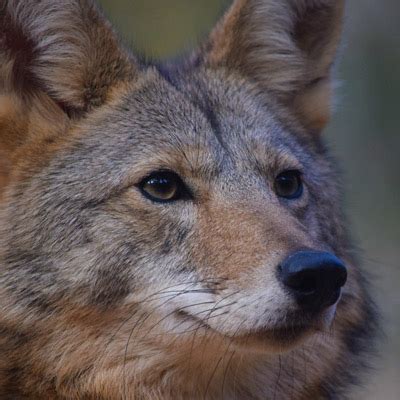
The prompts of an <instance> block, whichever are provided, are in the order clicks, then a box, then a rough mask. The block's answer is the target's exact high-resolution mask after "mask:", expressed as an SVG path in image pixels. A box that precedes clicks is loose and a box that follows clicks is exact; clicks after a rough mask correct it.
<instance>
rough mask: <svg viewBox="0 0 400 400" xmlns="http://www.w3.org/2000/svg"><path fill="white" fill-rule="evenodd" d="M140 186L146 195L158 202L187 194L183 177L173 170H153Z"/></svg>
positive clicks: (176, 198)
mask: <svg viewBox="0 0 400 400" xmlns="http://www.w3.org/2000/svg"><path fill="white" fill-rule="evenodd" d="M139 187H140V189H141V191H142V193H143V194H144V195H145V196H146V197H148V198H149V199H150V200H153V201H158V202H168V201H174V200H179V199H181V198H183V197H184V196H185V195H186V194H187V189H186V188H185V185H184V183H183V182H182V180H181V178H180V177H179V176H178V175H177V174H176V173H175V172H172V171H157V172H153V173H152V174H151V175H149V176H148V177H147V178H145V179H143V180H142V182H141V183H140V184H139Z"/></svg>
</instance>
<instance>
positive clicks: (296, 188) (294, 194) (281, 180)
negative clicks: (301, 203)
mask: <svg viewBox="0 0 400 400" xmlns="http://www.w3.org/2000/svg"><path fill="white" fill-rule="evenodd" d="M275 192H276V194H277V195H278V196H279V197H283V198H285V199H297V198H299V197H300V196H301V195H302V194H303V182H302V180H301V172H300V171H297V170H288V171H284V172H282V173H280V174H279V175H278V176H277V177H276V178H275Z"/></svg>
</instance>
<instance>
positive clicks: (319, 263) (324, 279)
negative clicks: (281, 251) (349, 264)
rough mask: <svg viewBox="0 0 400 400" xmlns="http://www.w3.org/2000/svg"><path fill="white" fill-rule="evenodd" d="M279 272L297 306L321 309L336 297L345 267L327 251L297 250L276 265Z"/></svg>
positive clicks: (330, 303) (335, 299) (344, 279)
mask: <svg viewBox="0 0 400 400" xmlns="http://www.w3.org/2000/svg"><path fill="white" fill-rule="evenodd" d="M279 275H280V279H281V280H282V282H283V283H284V284H285V286H286V287H287V288H289V289H290V291H291V292H292V293H293V294H294V296H295V297H296V300H297V302H298V303H299V304H300V305H301V306H304V307H307V308H311V309H315V310H321V309H322V308H326V307H329V306H330V305H332V304H334V303H336V301H337V300H338V298H339V296H340V288H341V287H342V286H343V285H344V284H345V283H346V279H347V270H346V267H345V266H344V264H343V262H342V261H341V260H340V259H339V258H337V257H336V256H334V255H333V254H331V253H325V252H321V251H298V252H296V253H293V254H292V255H290V256H289V257H288V258H286V260H284V261H283V263H282V264H281V265H280V266H279Z"/></svg>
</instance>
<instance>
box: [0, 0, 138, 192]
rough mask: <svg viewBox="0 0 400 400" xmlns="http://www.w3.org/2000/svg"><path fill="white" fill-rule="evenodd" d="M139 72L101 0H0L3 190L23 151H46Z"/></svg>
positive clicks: (0, 179) (0, 174)
mask: <svg viewBox="0 0 400 400" xmlns="http://www.w3.org/2000/svg"><path fill="white" fill-rule="evenodd" d="M137 73H138V67H137V64H136V63H135V62H134V60H133V59H132V58H131V56H130V55H129V54H128V53H127V52H125V51H124V50H123V49H122V48H121V47H120V46H119V43H118V40H117V37H116V35H115V34H114V32H113V31H112V29H111V26H110V24H109V23H108V22H107V21H106V20H105V19H104V18H103V16H102V15H101V13H100V12H99V10H98V9H97V7H96V6H95V4H94V1H92V0H62V1H58V0H41V1H38V0H3V1H0V157H1V158H2V160H1V161H0V192H1V187H2V186H5V184H6V182H7V180H8V179H9V176H10V172H11V171H12V170H13V169H14V167H15V166H16V165H17V163H18V162H19V161H21V158H23V154H25V153H24V150H26V149H29V148H34V149H41V150H40V151H39V153H44V148H45V147H44V146H46V143H51V142H52V141H53V139H54V138H55V137H57V135H58V136H61V135H63V134H64V133H65V132H66V131H67V130H68V129H69V127H70V126H71V124H73V123H75V121H78V120H79V119H80V118H81V117H83V116H84V115H86V114H87V113H88V112H90V110H92V109H94V108H95V107H98V106H100V105H102V104H103V103H105V102H106V100H107V96H108V95H109V94H110V93H111V90H112V89H113V88H114V87H115V86H118V85H119V84H120V83H123V82H126V81H132V80H134V79H136V76H137ZM0 194H1V193H0Z"/></svg>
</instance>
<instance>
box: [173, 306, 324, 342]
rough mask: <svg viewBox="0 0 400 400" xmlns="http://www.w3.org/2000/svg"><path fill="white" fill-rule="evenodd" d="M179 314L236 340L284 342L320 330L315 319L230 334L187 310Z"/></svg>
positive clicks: (292, 340) (295, 339)
mask: <svg viewBox="0 0 400 400" xmlns="http://www.w3.org/2000/svg"><path fill="white" fill-rule="evenodd" d="M178 314H179V316H180V317H181V318H182V317H183V318H185V319H188V320H191V321H194V322H196V323H198V324H199V326H201V327H202V328H204V329H206V330H209V331H212V332H213V333H217V334H219V335H221V336H224V337H226V338H227V339H230V340H232V341H234V342H246V341H249V340H251V339H252V340H257V341H266V340H268V341H271V342H276V343H281V344H284V343H290V342H295V341H297V340H298V339H299V338H301V337H302V336H304V335H306V334H307V333H310V332H312V331H314V332H316V331H318V330H320V328H319V327H318V326H317V323H316V321H315V320H314V323H312V322H311V321H307V323H302V324H291V323H286V324H280V325H277V326H275V327H273V328H265V329H263V328H260V329H256V330H249V331H247V332H244V333H240V334H239V335H228V334H225V333H223V332H220V331H218V330H216V329H214V328H212V327H211V326H210V325H209V324H207V322H205V321H204V320H202V319H201V318H198V317H196V316H194V315H191V314H189V313H187V312H185V311H179V312H178Z"/></svg>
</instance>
